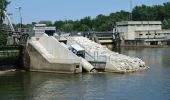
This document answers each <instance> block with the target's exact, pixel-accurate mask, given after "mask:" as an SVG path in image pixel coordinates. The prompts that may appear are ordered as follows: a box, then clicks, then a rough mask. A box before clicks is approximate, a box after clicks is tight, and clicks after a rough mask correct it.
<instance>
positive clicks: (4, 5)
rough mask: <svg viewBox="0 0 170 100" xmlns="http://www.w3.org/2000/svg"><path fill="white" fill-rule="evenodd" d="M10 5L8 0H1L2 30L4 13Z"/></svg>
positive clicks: (0, 19)
mask: <svg viewBox="0 0 170 100" xmlns="http://www.w3.org/2000/svg"><path fill="white" fill-rule="evenodd" d="M9 3H10V2H9V1H7V0H0V30H1V29H2V24H3V20H4V18H5V15H4V13H3V11H5V10H6V8H7V5H8V4H9Z"/></svg>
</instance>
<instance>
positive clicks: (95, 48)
mask: <svg viewBox="0 0 170 100" xmlns="http://www.w3.org/2000/svg"><path fill="white" fill-rule="evenodd" d="M69 40H70V41H72V42H74V43H77V44H79V45H80V46H81V47H83V48H84V49H85V50H86V52H88V54H89V55H91V56H92V57H93V58H94V60H95V61H101V62H106V66H105V71H106V72H123V73H124V72H133V71H139V70H144V69H147V68H148V67H146V65H145V62H143V61H142V60H141V59H139V58H134V57H129V56H126V55H122V54H119V53H116V52H113V51H110V50H109V49H107V48H106V47H104V46H102V45H100V44H98V43H95V42H93V41H91V40H89V39H87V38H85V37H70V38H69Z"/></svg>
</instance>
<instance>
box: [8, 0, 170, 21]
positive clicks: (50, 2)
mask: <svg viewBox="0 0 170 100" xmlns="http://www.w3.org/2000/svg"><path fill="white" fill-rule="evenodd" d="M10 1H11V3H10V5H9V6H8V8H7V11H8V13H12V16H11V17H12V21H13V23H19V22H20V16H19V11H18V9H15V8H16V7H22V9H21V15H22V19H23V23H24V24H30V23H32V22H39V21H41V20H51V21H53V22H54V21H56V20H68V19H71V20H78V19H81V18H84V17H86V16H91V17H92V18H95V17H96V16H97V15H99V14H104V15H109V14H110V13H113V12H116V11H120V10H125V11H131V9H130V8H131V7H130V0H10ZM168 1H170V0H132V4H133V7H135V6H136V5H142V4H145V5H157V4H163V3H165V2H168Z"/></svg>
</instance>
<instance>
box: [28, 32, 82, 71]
mask: <svg viewBox="0 0 170 100" xmlns="http://www.w3.org/2000/svg"><path fill="white" fill-rule="evenodd" d="M27 50H28V53H29V56H30V68H29V69H30V70H31V71H43V72H57V73H80V72H82V66H81V59H80V58H79V57H77V56H76V55H74V54H73V53H72V52H70V51H69V50H68V49H67V48H65V47H64V46H63V45H62V44H60V43H59V42H58V40H57V39H55V38H54V37H49V36H47V35H45V34H44V35H43V36H42V37H40V38H38V39H37V38H32V39H31V40H30V41H29V42H28V46H27Z"/></svg>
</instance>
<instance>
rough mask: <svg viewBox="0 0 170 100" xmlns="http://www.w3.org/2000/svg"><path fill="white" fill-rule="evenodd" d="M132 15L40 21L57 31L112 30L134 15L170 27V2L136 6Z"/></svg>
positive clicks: (136, 19) (121, 12) (127, 13)
mask: <svg viewBox="0 0 170 100" xmlns="http://www.w3.org/2000/svg"><path fill="white" fill-rule="evenodd" d="M0 6H1V5H0ZM130 15H131V13H130V12H128V11H124V10H121V11H118V12H114V13H110V14H109V15H103V14H100V15H97V16H96V17H95V18H91V17H90V16H87V17H84V18H82V19H80V20H57V21H55V22H54V23H53V22H52V21H40V22H38V23H41V24H43V23H44V24H47V26H55V27H56V29H57V31H64V32H80V31H83V32H87V31H112V29H113V28H114V27H115V26H116V22H118V21H128V20H131V18H130V17H132V20H133V21H162V23H163V28H164V29H170V2H166V3H163V4H161V5H153V6H147V5H140V6H135V7H134V8H133V10H132V16H130ZM34 24H36V23H35V22H33V23H32V24H27V25H22V26H23V28H28V27H29V28H30V27H31V28H32V27H33V25H34ZM14 27H15V28H18V27H19V24H15V25H14Z"/></svg>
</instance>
